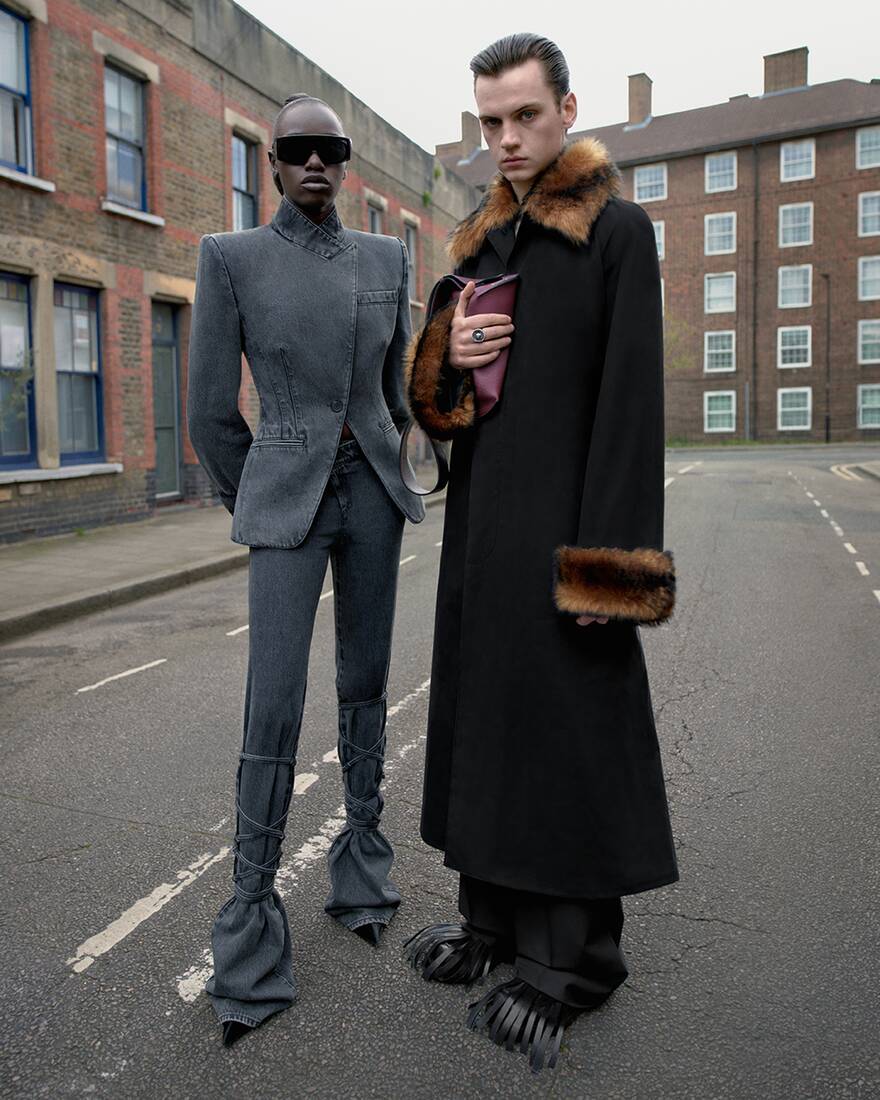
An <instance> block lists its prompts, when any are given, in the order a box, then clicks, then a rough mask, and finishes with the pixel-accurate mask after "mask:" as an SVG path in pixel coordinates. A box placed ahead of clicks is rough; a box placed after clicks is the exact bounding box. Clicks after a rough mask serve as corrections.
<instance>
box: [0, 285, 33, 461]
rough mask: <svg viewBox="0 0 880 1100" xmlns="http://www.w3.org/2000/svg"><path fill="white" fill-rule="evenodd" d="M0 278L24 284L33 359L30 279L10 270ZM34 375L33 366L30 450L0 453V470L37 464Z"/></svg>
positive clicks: (29, 397) (29, 404) (29, 393)
mask: <svg viewBox="0 0 880 1100" xmlns="http://www.w3.org/2000/svg"><path fill="white" fill-rule="evenodd" d="M0 279H6V280H9V281H10V282H13V283H19V284H20V285H22V286H24V291H25V312H26V316H27V349H26V350H27V351H29V352H30V354H31V357H32V359H33V351H34V321H33V309H32V305H31V282H32V279H31V277H30V276H29V275H19V274H17V273H15V272H12V271H2V270H0ZM12 369H14V368H8V367H7V368H4V367H0V370H12ZM35 376H36V368H35V366H34V367H33V368H32V370H31V377H30V378H29V379H28V382H27V421H28V439H29V441H30V450H29V451H28V452H27V453H25V454H15V455H4V454H0V470H10V469H12V470H16V469H18V470H27V469H32V468H33V467H35V466H36V464H37V405H36V396H35V392H34V380H35Z"/></svg>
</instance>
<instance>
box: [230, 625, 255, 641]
mask: <svg viewBox="0 0 880 1100" xmlns="http://www.w3.org/2000/svg"><path fill="white" fill-rule="evenodd" d="M246 630H250V627H249V626H248V624H247V623H245V625H244V626H237V627H236V628H235V630H227V631H226V637H227V638H234V637H235V635H236V634H243V633H244V632H245V631H246Z"/></svg>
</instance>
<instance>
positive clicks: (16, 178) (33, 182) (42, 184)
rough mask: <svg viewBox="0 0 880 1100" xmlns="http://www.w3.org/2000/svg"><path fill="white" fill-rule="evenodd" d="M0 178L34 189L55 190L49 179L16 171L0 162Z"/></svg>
mask: <svg viewBox="0 0 880 1100" xmlns="http://www.w3.org/2000/svg"><path fill="white" fill-rule="evenodd" d="M0 179H4V180H9V181H10V183H18V184H20V185H21V186H22V187H33V189H34V190H35V191H54V190H55V184H54V183H52V181H51V180H41V179H40V178H39V176H29V175H28V174H27V172H16V171H15V169H14V168H7V167H5V165H2V164H0Z"/></svg>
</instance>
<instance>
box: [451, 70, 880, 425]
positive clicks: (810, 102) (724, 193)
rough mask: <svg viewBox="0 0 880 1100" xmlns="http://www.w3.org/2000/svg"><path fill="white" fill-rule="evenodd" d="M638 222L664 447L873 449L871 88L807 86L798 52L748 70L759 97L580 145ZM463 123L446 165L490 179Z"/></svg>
mask: <svg viewBox="0 0 880 1100" xmlns="http://www.w3.org/2000/svg"><path fill="white" fill-rule="evenodd" d="M587 134H590V135H593V136H595V137H598V138H599V139H600V140H602V141H603V142H604V143H605V144H606V145H607V147H608V149H609V151H610V153H611V155H612V156H613V158H614V159H615V161H616V162H617V164H618V166H619V167H620V169H621V172H622V176H623V183H624V195H625V196H626V197H627V198H630V199H634V200H635V201H636V202H639V203H640V204H642V205H643V206H644V208H645V210H646V211H647V212H648V213H649V214H650V216H651V219H652V220H653V222H654V226H655V231H656V234H657V247H658V253H659V256H660V260H661V263H660V267H661V273H662V276H663V288H664V311H665V334H666V366H667V385H666V408H667V414H666V425H667V435H668V438H669V440H670V442H673V441H679V440H681V441H685V440H687V441H705V442H717V441H721V440H730V439H758V440H767V441H774V442H776V441H785V440H794V441H800V440H824V439H826V438H827V439H830V440H877V439H880V80H872V81H871V82H870V83H862V82H860V81H856V80H836V81H832V82H829V83H826V84H818V85H814V86H810V85H809V84H808V82H807V50H806V49H805V48H802V49H796V50H789V51H786V52H784V53H781V54H773V55H769V56H767V57H765V59H764V92H763V94H762V95H760V96H748V95H736V96H732V97H731V99H730V100H729V101H728V102H727V103H720V104H715V105H712V106H709V107H702V108H698V109H695V110H689V111H682V112H678V113H675V114H669V115H661V116H658V117H656V118H655V117H654V116H653V115H652V114H651V80H650V79H649V77H648V76H646V75H645V74H644V73H638V74H636V75H633V76H630V78H629V118H628V120H627V121H626V122H624V123H620V124H616V125H614V126H605V127H601V128H598V129H593V130H589V131H584V132H583V133H580V134H577V135H573V136H577V137H581V136H586V135H587ZM479 146H480V129H479V123H478V122H477V119H476V118H474V117H473V116H472V115H470V114H465V116H464V117H463V120H462V138H461V140H460V141H459V142H455V143H452V144H449V145H444V146H438V147H437V150H436V151H437V154H438V156H439V157H440V158H441V160H442V161H443V163H444V164H446V165H447V167H450V168H454V169H455V171H457V172H459V173H460V174H461V175H462V177H463V178H465V179H467V180H469V181H470V182H471V183H474V184H475V185H477V186H479V187H484V186H485V185H486V183H487V182H488V180H489V179H490V178H491V176H492V174H493V171H494V168H493V165H492V162H491V159H490V157H489V154H488V152H487V151H485V150H482V151H481V150H480V148H479Z"/></svg>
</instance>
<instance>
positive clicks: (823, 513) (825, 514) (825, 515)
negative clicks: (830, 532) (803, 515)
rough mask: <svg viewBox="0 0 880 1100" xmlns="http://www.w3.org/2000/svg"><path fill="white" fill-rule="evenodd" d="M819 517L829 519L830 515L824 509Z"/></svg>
mask: <svg viewBox="0 0 880 1100" xmlns="http://www.w3.org/2000/svg"><path fill="white" fill-rule="evenodd" d="M819 515H820V516H824V517H825V518H826V519H828V513H827V512H826V511H825V509H824V508H823V509H822V510H821V511H820V512H819Z"/></svg>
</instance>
